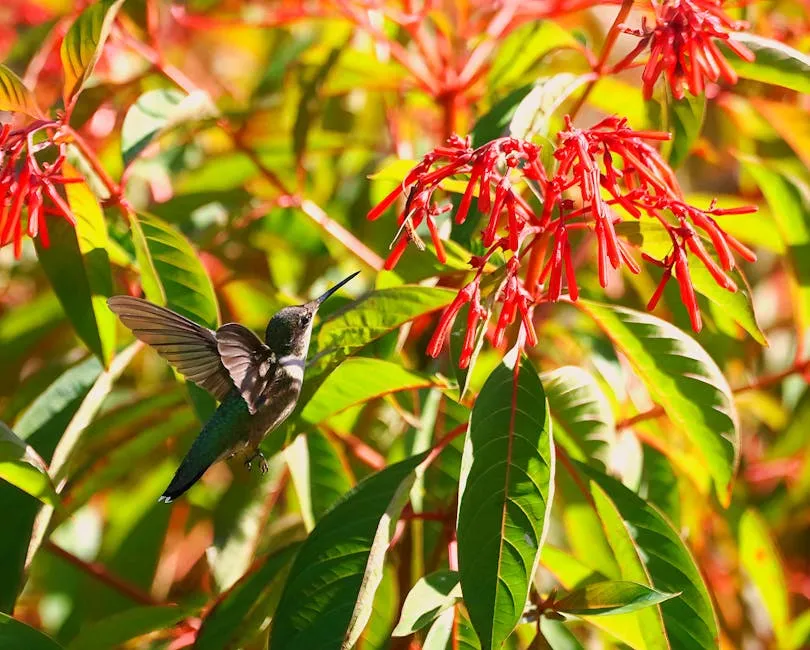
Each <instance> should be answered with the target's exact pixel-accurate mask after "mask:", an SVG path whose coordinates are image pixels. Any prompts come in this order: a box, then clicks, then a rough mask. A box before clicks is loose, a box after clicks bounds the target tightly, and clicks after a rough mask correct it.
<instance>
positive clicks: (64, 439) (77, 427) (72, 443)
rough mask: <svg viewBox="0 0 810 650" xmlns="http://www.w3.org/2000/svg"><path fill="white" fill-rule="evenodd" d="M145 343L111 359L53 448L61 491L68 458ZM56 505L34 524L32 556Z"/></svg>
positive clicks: (55, 475) (55, 478)
mask: <svg viewBox="0 0 810 650" xmlns="http://www.w3.org/2000/svg"><path fill="white" fill-rule="evenodd" d="M141 347H143V344H142V343H141V342H140V341H135V342H134V343H132V344H131V345H130V346H129V347H126V348H124V349H123V350H121V352H119V353H118V354H117V355H116V356H115V357H114V358H113V360H112V363H110V368H109V370H105V371H104V372H102V373H101V374H100V375H99V376H98V379H96V381H95V383H94V384H93V387H92V388H91V389H90V390H89V391H88V392H87V394H86V396H85V397H84V399H83V400H82V403H81V405H80V406H79V408H78V409H76V412H75V413H74V414H73V417H72V418H71V419H70V422H69V423H68V425H67V427H66V428H65V430H64V433H62V435H61V437H60V438H59V443H58V444H57V445H56V449H54V452H53V458H51V464H50V468H49V470H48V471H49V473H50V475H51V478H52V479H53V481H54V483H55V484H56V485H57V486H59V488H58V491H61V489H62V487H63V486H64V483H65V481H64V479H66V478H67V469H68V461H69V460H70V457H71V456H72V454H73V452H74V450H75V448H76V445H77V444H78V442H79V440H80V438H81V436H82V434H83V433H84V432H85V430H86V429H87V426H88V425H89V424H90V422H91V421H92V420H93V418H94V417H95V416H96V414H97V413H98V411H99V409H101V406H102V404H103V403H104V400H105V399H106V397H107V396H108V395H109V394H110V391H111V390H112V388H113V384H114V383H115V381H116V380H117V379H118V378H119V377H120V376H121V374H122V373H123V372H124V370H126V367H127V366H128V365H129V362H130V361H132V358H133V357H134V356H135V355H136V354H137V353H138V351H139V350H140V349H141ZM53 512H54V510H53V508H51V507H50V506H45V507H44V508H43V509H42V510H41V511H40V513H39V515H38V517H37V521H36V525H35V526H34V532H33V534H32V536H31V545H30V546H29V548H28V557H29V558H32V557H33V555H34V553H36V551H37V550H38V549H39V546H40V544H42V541H43V540H44V538H45V535H46V534H47V532H48V526H49V525H50V521H51V517H52V515H53Z"/></svg>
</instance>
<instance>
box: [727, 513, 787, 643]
mask: <svg viewBox="0 0 810 650" xmlns="http://www.w3.org/2000/svg"><path fill="white" fill-rule="evenodd" d="M738 539H739V549H740V563H741V564H742V567H743V569H744V570H745V573H746V574H747V575H748V578H749V579H750V580H751V582H752V583H753V584H754V586H755V587H756V589H757V591H758V592H759V596H760V602H761V604H762V606H764V608H765V611H766V612H768V617H769V618H770V620H771V629H772V630H773V632H774V635H775V636H776V639H777V642H778V646H779V647H780V648H783V647H787V646H788V633H789V631H790V625H789V623H790V596H789V593H788V587H787V579H786V577H785V571H784V569H783V568H782V561H781V559H780V558H779V552H778V550H777V548H776V544H775V543H774V540H773V538H772V535H771V533H770V531H769V530H768V525H767V524H766V523H765V520H764V519H763V518H762V515H760V514H759V513H758V512H757V511H756V510H753V509H751V508H749V509H748V510H746V511H745V512H744V513H743V516H742V518H741V519H740V528H739V532H738Z"/></svg>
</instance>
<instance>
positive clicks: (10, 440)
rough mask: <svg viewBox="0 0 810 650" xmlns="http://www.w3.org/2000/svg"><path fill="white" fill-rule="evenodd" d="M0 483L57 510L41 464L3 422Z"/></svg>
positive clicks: (43, 465)
mask: <svg viewBox="0 0 810 650" xmlns="http://www.w3.org/2000/svg"><path fill="white" fill-rule="evenodd" d="M0 479H3V480H5V481H8V482H9V483H11V484H12V485H16V486H17V487H18V488H20V489H21V490H23V491H24V492H27V493H28V494H30V495H31V496H32V497H34V498H36V499H39V500H40V501H42V502H43V503H47V504H48V505H51V506H53V507H55V508H56V507H58V506H59V497H58V496H57V495H56V490H55V489H54V487H53V483H51V477H50V476H48V468H47V466H46V465H45V461H43V460H42V458H41V457H40V455H39V454H38V453H37V452H36V451H34V448H33V447H31V445H29V444H26V443H25V441H23V440H21V439H20V438H19V437H18V436H17V434H15V433H14V432H13V431H12V430H11V429H9V428H8V427H7V426H6V425H5V423H3V422H0Z"/></svg>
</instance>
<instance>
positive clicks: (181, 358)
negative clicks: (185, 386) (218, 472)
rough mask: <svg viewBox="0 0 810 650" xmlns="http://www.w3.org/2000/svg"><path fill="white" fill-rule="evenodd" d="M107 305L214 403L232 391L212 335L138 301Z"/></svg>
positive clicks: (116, 300) (114, 301)
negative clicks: (209, 394)
mask: <svg viewBox="0 0 810 650" xmlns="http://www.w3.org/2000/svg"><path fill="white" fill-rule="evenodd" d="M107 305H109V307H110V309H111V310H112V311H114V312H115V313H116V314H118V317H119V318H120V319H121V322H122V323H124V325H126V326H127V327H128V328H129V329H131V330H132V333H133V334H134V335H135V336H137V337H138V338H139V339H140V340H141V341H143V342H144V343H148V344H149V345H150V346H151V347H153V348H154V349H155V350H157V352H158V354H160V356H162V357H163V358H164V359H166V361H168V362H169V363H171V364H172V365H173V366H174V367H175V368H177V370H178V372H180V373H181V374H182V375H183V376H184V377H185V378H186V379H188V380H189V381H193V382H194V383H195V384H197V385H198V386H200V387H202V388H204V389H205V390H207V391H208V392H209V393H211V394H212V395H213V396H214V397H215V398H216V399H217V400H219V401H220V402H221V401H223V400H224V399H225V397H226V396H227V395H228V393H229V392H230V391H231V390H232V389H233V382H232V381H231V376H230V374H229V373H228V370H227V369H226V368H225V366H224V365H222V360H221V359H220V358H219V350H218V349H217V337H216V334H215V333H214V332H212V331H211V330H209V329H208V328H206V327H203V326H202V325H198V324H197V323H195V322H194V321H191V320H189V319H188V318H186V317H184V316H181V315H180V314H176V313H175V312H173V311H172V310H171V309H166V308H165V307H158V306H157V305H153V304H152V303H151V302H149V301H147V300H142V299H141V298H133V297H132V296H113V297H112V298H110V299H109V300H107Z"/></svg>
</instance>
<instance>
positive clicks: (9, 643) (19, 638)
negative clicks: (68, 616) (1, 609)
mask: <svg viewBox="0 0 810 650" xmlns="http://www.w3.org/2000/svg"><path fill="white" fill-rule="evenodd" d="M0 648H2V650H18V649H19V650H22V649H23V648H25V650H61V648H62V646H61V645H59V644H58V643H57V642H56V641H54V640H53V639H52V638H51V637H49V636H46V635H45V634H43V633H42V632H40V631H39V630H36V629H34V628H33V627H30V626H29V625H26V624H25V623H23V622H21V621H18V620H17V619H16V618H11V616H7V615H5V614H0Z"/></svg>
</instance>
